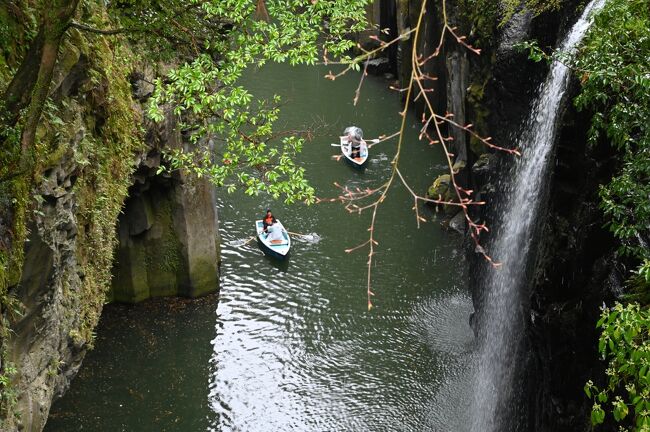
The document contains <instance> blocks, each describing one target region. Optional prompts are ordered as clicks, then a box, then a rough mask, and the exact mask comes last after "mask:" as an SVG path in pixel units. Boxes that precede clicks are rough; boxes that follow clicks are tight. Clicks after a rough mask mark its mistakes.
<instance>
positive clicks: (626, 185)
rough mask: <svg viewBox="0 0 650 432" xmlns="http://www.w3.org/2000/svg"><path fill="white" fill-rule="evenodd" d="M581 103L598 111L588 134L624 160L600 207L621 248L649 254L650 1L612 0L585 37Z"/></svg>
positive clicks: (580, 64) (644, 255)
mask: <svg viewBox="0 0 650 432" xmlns="http://www.w3.org/2000/svg"><path fill="white" fill-rule="evenodd" d="M576 68H577V69H578V70H579V71H580V72H579V73H580V74H581V82H582V90H581V92H580V95H579V96H578V97H577V98H576V99H575V104H576V107H577V108H578V109H590V110H592V111H594V112H595V114H594V116H593V120H592V124H591V128H590V131H589V139H590V140H591V141H592V142H596V141H597V140H599V139H605V140H607V141H608V142H609V143H610V144H611V145H612V146H613V147H614V148H616V149H617V150H618V152H619V154H620V158H621V160H622V164H621V167H620V170H619V172H618V173H617V174H616V175H615V176H614V178H613V179H612V180H611V182H610V183H609V184H607V185H604V186H602V187H601V190H600V196H601V200H602V202H601V207H602V209H603V210H604V212H605V214H606V215H607V216H608V217H609V219H610V222H609V225H608V226H609V228H610V230H611V232H612V233H613V234H614V235H615V236H616V237H617V238H619V239H620V240H621V248H620V252H621V253H622V254H625V255H631V256H635V257H637V258H650V254H649V252H648V249H647V248H646V247H644V246H643V244H642V243H643V242H639V239H640V238H643V237H646V236H647V235H648V226H649V225H650V199H648V197H649V196H650V2H649V1H648V0H611V1H609V2H608V3H607V5H606V6H605V7H604V9H603V10H602V12H601V13H600V14H598V15H597V16H596V17H595V22H594V24H593V26H592V28H591V29H590V31H589V33H588V34H587V37H586V39H585V43H584V46H583V48H582V50H581V53H580V56H579V57H578V59H577V62H576Z"/></svg>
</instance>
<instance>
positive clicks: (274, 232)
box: [266, 223, 284, 243]
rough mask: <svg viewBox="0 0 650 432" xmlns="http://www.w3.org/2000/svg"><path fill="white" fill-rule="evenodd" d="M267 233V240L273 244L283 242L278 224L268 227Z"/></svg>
mask: <svg viewBox="0 0 650 432" xmlns="http://www.w3.org/2000/svg"><path fill="white" fill-rule="evenodd" d="M267 232H268V234H267V236H266V239H267V240H270V241H271V242H273V243H279V242H282V241H284V235H282V228H280V224H278V223H274V224H273V225H271V226H269V227H268V228H267Z"/></svg>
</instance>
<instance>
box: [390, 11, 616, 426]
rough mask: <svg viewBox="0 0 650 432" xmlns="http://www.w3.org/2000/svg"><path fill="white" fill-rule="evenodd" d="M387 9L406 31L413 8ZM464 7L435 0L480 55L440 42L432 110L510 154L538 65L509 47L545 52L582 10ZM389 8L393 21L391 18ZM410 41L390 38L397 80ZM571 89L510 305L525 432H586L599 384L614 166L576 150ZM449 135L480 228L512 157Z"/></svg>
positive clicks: (540, 70)
mask: <svg viewBox="0 0 650 432" xmlns="http://www.w3.org/2000/svg"><path fill="white" fill-rule="evenodd" d="M388 3H393V2H392V1H389V0H385V1H382V2H381V6H382V10H383V11H384V13H383V14H382V24H381V27H382V28H385V27H388V26H394V27H397V28H398V29H399V28H402V29H403V28H407V27H409V26H412V25H413V23H414V18H413V14H412V12H413V10H418V11H419V6H420V5H421V1H418V0H411V1H396V2H394V6H393V5H389V4H388ZM471 3H472V4H474V6H476V5H477V4H481V5H483V7H480V8H473V9H472V8H470V7H469V6H471V5H470V2H463V1H461V0H458V1H447V13H448V20H449V22H450V24H451V25H453V26H457V27H458V28H459V33H460V34H463V35H467V36H468V39H467V40H468V41H469V42H470V43H471V44H472V45H474V46H477V47H479V48H481V49H482V52H481V55H480V56H476V55H474V54H472V53H470V52H468V51H467V50H466V49H465V48H463V47H461V46H459V45H458V44H457V43H456V42H455V41H454V40H453V39H452V38H449V39H451V40H449V41H447V42H446V43H445V44H444V45H443V49H442V52H441V54H440V56H438V57H437V58H436V59H434V60H433V61H431V62H429V63H428V64H427V65H426V67H427V73H429V74H431V75H433V76H436V77H438V80H437V81H436V82H435V83H432V84H431V88H433V90H434V93H433V94H434V98H435V103H436V104H437V105H436V108H437V109H438V110H439V111H440V112H452V113H454V115H455V120H457V121H458V122H459V123H473V124H474V125H475V126H476V127H477V131H478V132H479V133H481V134H482V135H483V136H491V137H493V138H494V142H495V143H496V144H498V145H502V146H504V147H512V146H513V145H514V138H515V137H516V136H517V134H518V132H519V130H520V128H521V127H522V123H523V121H524V120H525V119H526V116H527V115H528V113H529V111H530V106H531V102H532V100H533V98H534V97H535V96H536V92H537V88H538V87H539V85H540V84H541V83H542V81H543V80H544V78H545V75H546V73H547V71H548V67H547V65H545V64H544V63H543V62H542V63H534V62H532V61H530V60H528V58H527V54H526V53H524V52H521V51H520V50H517V49H516V44H517V43H519V42H523V41H526V40H537V41H538V43H539V46H542V47H552V46H556V44H557V43H558V41H559V40H560V39H561V37H562V36H563V35H564V34H565V32H566V31H567V29H568V28H569V26H571V25H572V23H573V22H574V21H575V19H576V17H577V15H578V14H579V13H580V11H581V7H582V6H583V5H581V2H579V1H574V0H567V1H564V2H562V3H561V4H562V7H561V8H560V9H558V10H554V11H549V12H545V13H544V14H542V15H539V16H535V15H534V14H532V13H530V12H519V13H515V14H514V15H513V16H512V17H511V18H510V19H509V20H508V21H507V22H505V23H504V24H503V25H501V26H497V24H498V13H499V7H500V6H499V3H498V2H490V1H484V2H481V1H479V2H471ZM490 5H492V9H491V7H490ZM390 11H394V13H396V14H397V16H396V17H395V16H391V15H390V13H389V12H390ZM441 19H442V14H441V10H440V4H439V2H433V3H431V4H429V6H428V14H427V17H426V23H425V27H424V37H423V39H422V40H421V45H422V46H421V47H420V51H421V52H423V53H425V54H426V53H427V50H429V52H430V51H431V49H432V48H431V47H432V46H435V44H436V43H437V40H438V35H439V34H440V29H441V26H442V21H441ZM393 33H395V34H396V33H397V31H395V32H393ZM410 43H412V41H409V42H404V43H401V44H400V45H399V47H398V50H399V53H398V54H396V55H395V56H394V57H395V59H396V60H395V61H397V64H396V65H395V70H396V71H397V73H398V75H399V76H400V79H401V81H402V83H403V82H404V80H405V77H407V76H408V74H409V73H410V69H409V68H408V67H405V66H404V64H403V59H404V58H408V57H407V56H405V53H410V51H409V50H410V45H409V44H410ZM578 87H579V86H578V83H577V82H575V83H573V85H572V86H571V90H570V92H569V94H568V95H567V97H568V99H569V104H568V107H567V111H566V114H565V115H564V116H563V117H562V119H561V122H562V127H561V131H560V134H559V135H560V136H559V138H558V141H559V142H558V145H557V148H556V152H555V154H554V158H555V164H554V169H553V172H552V174H551V176H550V177H549V179H548V183H547V186H548V195H549V200H548V205H547V206H546V211H545V212H543V213H542V216H541V218H540V220H539V221H538V227H539V232H540V234H539V242H538V243H537V250H536V251H535V252H534V256H535V257H536V260H535V262H534V263H533V265H532V267H533V268H532V271H531V273H532V277H531V280H530V283H529V284H528V285H527V286H526V287H523V289H525V290H526V295H525V296H524V299H525V300H524V303H523V304H522V305H521V307H522V308H523V309H524V310H525V311H526V312H525V314H524V316H525V317H526V318H525V320H524V322H522V323H521V331H522V332H523V333H525V335H526V337H525V342H524V346H525V352H526V354H525V355H524V358H522V359H520V362H521V363H522V364H523V365H525V366H524V367H523V368H522V369H523V370H524V371H525V372H524V375H525V376H524V377H522V385H523V386H524V387H525V388H524V391H523V397H524V399H525V400H524V401H523V402H522V405H524V406H526V407H527V410H526V411H527V412H528V413H529V416H528V419H527V421H526V424H525V426H524V428H525V430H529V431H548V432H551V431H553V432H562V431H567V432H568V431H573V432H575V431H587V430H590V426H589V409H590V406H589V402H588V400H587V399H586V397H585V396H584V394H583V391H582V388H583V386H584V383H585V382H586V381H587V380H588V379H590V378H594V379H596V380H597V379H598V378H600V377H602V375H603V369H604V365H603V364H602V363H601V362H599V360H598V356H597V353H596V347H597V332H596V328H595V322H596V321H597V316H598V314H599V306H600V305H601V304H602V303H603V301H607V300H610V299H611V298H612V297H615V296H617V295H619V289H620V285H621V279H622V275H623V274H624V268H623V267H624V266H623V264H622V263H621V262H619V261H618V260H617V258H616V257H615V255H614V243H613V239H612V238H611V235H610V234H609V233H608V232H607V231H606V230H605V229H604V228H603V224H604V219H603V216H602V213H601V211H600V210H599V209H598V194H597V191H598V185H599V184H602V183H604V182H606V181H607V179H608V178H609V176H611V169H612V165H613V164H614V163H615V161H614V160H612V154H611V153H610V152H609V151H608V150H607V148H606V147H605V146H594V147H589V146H587V144H586V142H587V140H586V129H587V128H588V125H589V124H590V120H591V118H590V114H589V113H584V114H578V113H577V112H576V111H575V110H574V109H573V107H572V105H571V103H570V100H571V98H572V97H573V96H574V95H575V94H576V91H577V90H578ZM449 132H450V134H452V136H453V138H454V141H453V148H452V152H453V153H455V154H456V155H457V156H456V157H457V160H463V161H465V162H466V166H467V167H471V170H470V171H468V172H467V173H466V175H467V177H465V178H464V179H463V181H466V182H467V183H469V186H470V188H471V189H473V190H475V191H478V195H477V196H476V199H477V200H486V201H488V205H487V206H485V207H483V208H480V209H474V216H475V217H476V218H478V219H479V220H482V221H486V222H487V224H488V226H489V225H490V221H492V220H494V213H495V212H498V211H499V202H500V199H499V197H500V188H501V186H500V185H501V184H502V182H503V181H504V180H505V181H507V179H505V178H504V177H503V176H504V173H507V172H508V168H509V166H510V165H511V164H512V162H513V158H512V156H510V155H506V154H501V153H498V152H496V153H495V152H492V151H490V150H489V149H485V148H483V147H482V146H481V145H480V143H479V142H477V141H476V140H474V139H472V138H471V137H469V136H467V134H465V133H464V132H462V131H451V130H450V131H449ZM447 177H448V176H447ZM447 182H448V179H447ZM444 183H445V178H444V175H443V176H441V177H440V178H438V179H436V181H434V185H433V186H432V188H433V189H435V190H434V191H433V192H432V195H435V196H437V195H438V193H440V192H441V191H442V192H443V193H441V194H442V195H443V196H444V191H445V190H449V187H448V185H445V184H444ZM445 188H446V189H445ZM490 241H491V239H490V237H489V233H488V234H487V235H486V234H483V235H482V239H481V242H482V244H483V245H484V246H485V247H486V248H487V249H488V250H489V246H490ZM467 244H468V246H467V254H468V257H469V259H468V262H469V263H470V272H469V275H470V286H471V287H472V296H473V301H474V306H475V310H476V312H479V313H480V310H481V304H482V301H483V300H482V292H481V281H482V280H483V278H484V275H485V274H486V272H487V271H491V269H490V268H489V266H488V264H487V263H486V262H485V260H484V259H483V258H482V257H481V256H480V255H479V254H477V253H476V250H475V245H474V243H473V242H471V241H469V242H468V243H467ZM495 258H497V259H498V257H495ZM471 321H472V322H473V321H474V320H473V319H472V320H471Z"/></svg>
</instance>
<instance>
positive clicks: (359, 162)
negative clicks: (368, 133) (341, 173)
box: [340, 136, 368, 168]
mask: <svg viewBox="0 0 650 432" xmlns="http://www.w3.org/2000/svg"><path fill="white" fill-rule="evenodd" d="M340 145H341V154H343V157H344V158H345V160H346V161H347V162H348V163H349V164H350V165H352V166H353V167H355V168H364V167H365V166H366V162H368V145H367V144H366V142H365V141H363V145H364V146H365V155H364V156H363V157H358V158H353V157H351V156H350V154H351V151H350V144H349V143H348V138H347V137H345V136H342V137H340ZM362 153H363V150H362Z"/></svg>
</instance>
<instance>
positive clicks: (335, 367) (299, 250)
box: [46, 65, 473, 432]
mask: <svg viewBox="0 0 650 432" xmlns="http://www.w3.org/2000/svg"><path fill="white" fill-rule="evenodd" d="M327 71H328V68H324V67H296V68H292V67H289V66H286V65H285V66H278V65H268V66H265V67H264V68H263V69H262V70H259V71H254V72H251V73H249V74H248V75H247V76H246V77H245V83H246V86H247V87H248V88H249V89H251V91H252V92H253V93H254V94H255V95H256V96H271V95H272V94H273V93H278V94H280V95H281V96H282V98H283V102H284V103H285V105H284V107H283V112H282V116H281V119H280V120H279V123H278V126H277V127H278V129H304V128H306V127H312V128H313V127H316V129H315V135H314V138H313V140H311V141H310V142H307V143H306V144H305V148H304V151H303V153H302V154H301V155H300V161H301V163H302V164H303V166H305V167H306V169H307V177H308V179H309V180H310V182H311V184H312V185H313V186H314V187H315V188H316V191H317V195H318V196H319V197H334V196H336V195H337V194H338V191H337V188H336V187H335V186H334V185H333V183H334V182H339V183H340V184H341V185H347V186H350V187H360V188H366V187H376V186H379V185H380V184H381V183H383V182H384V181H385V180H386V179H387V177H388V175H389V172H390V160H391V159H392V155H393V152H394V148H395V141H394V140H392V141H387V142H384V143H381V144H378V145H377V146H375V147H373V148H372V149H371V155H370V156H371V157H370V161H369V163H368V166H367V169H365V171H356V170H354V169H353V168H351V167H350V166H347V165H346V164H345V163H344V162H343V161H338V162H337V161H335V160H332V158H331V156H332V155H335V154H337V153H338V149H337V148H334V147H331V146H330V143H332V142H336V141H337V137H338V135H339V134H340V133H341V132H342V131H343V129H344V128H345V127H346V126H349V125H357V126H360V127H361V128H363V130H364V132H365V137H366V138H375V137H377V136H378V135H380V134H390V133H393V132H396V131H397V130H398V129H399V124H400V120H401V119H400V117H399V115H398V111H399V110H400V109H401V107H400V97H399V95H398V94H397V93H396V92H393V91H390V90H388V89H387V83H386V82H385V81H384V80H383V79H380V78H368V79H366V80H365V83H364V86H363V89H362V93H361V99H360V102H359V104H358V106H357V107H354V106H353V105H352V99H353V96H354V90H355V88H356V87H357V85H358V79H359V74H354V75H349V76H345V77H342V78H340V79H338V80H336V81H335V82H331V81H329V80H326V79H324V78H323V75H324V74H325V73H327ZM419 126H420V124H419V122H418V119H417V116H416V115H411V116H410V117H409V122H408V127H407V131H406V142H405V148H404V154H403V155H402V159H401V162H400V163H401V167H402V170H403V172H404V173H405V176H406V177H407V179H408V180H409V181H410V182H411V185H412V186H413V187H414V189H415V190H417V191H422V192H423V191H424V190H426V188H427V186H428V185H429V184H430V183H431V181H432V180H433V179H434V178H435V176H436V175H438V174H439V173H442V172H444V170H445V167H444V165H442V164H443V159H442V154H441V152H440V149H438V148H435V147H434V148H432V147H429V146H427V145H426V144H423V143H421V142H419V141H417V135H418V129H419ZM217 194H218V211H219V218H220V233H221V240H222V246H221V254H222V266H221V291H220V294H219V298H218V301H217V296H208V297H205V298H201V299H198V300H194V301H189V300H182V299H158V300H152V301H147V302H144V303H143V304H139V305H135V306H131V305H108V306H107V307H106V308H105V311H104V314H103V316H102V320H101V323H100V326H99V328H98V330H97V340H96V348H95V349H94V350H93V351H92V352H90V353H89V354H88V355H87V357H86V360H85V361H84V364H83V366H82V368H81V371H80V373H79V375H78V377H77V378H76V379H75V380H74V381H73V382H72V386H71V388H70V390H69V391H68V393H67V394H66V395H65V396H64V397H63V398H62V399H61V400H59V401H58V402H57V403H55V405H54V406H53V409H52V412H51V417H50V420H49V422H48V424H47V426H46V431H48V432H57V431H72V430H84V431H154V430H155V431H202V430H207V431H243V432H262V431H289V430H291V431H355V432H359V431H373V432H377V431H426V430H430V431H440V432H442V431H462V430H465V429H466V428H467V424H468V420H467V419H466V418H465V416H464V415H463V413H465V412H466V411H467V410H468V409H469V408H468V404H469V402H470V400H471V398H470V397H468V391H467V388H468V387H469V386H468V385H467V384H465V383H467V382H469V378H468V377H469V376H471V371H470V369H471V368H472V367H471V364H472V361H471V360H470V359H471V358H472V356H473V354H472V350H473V335H472V331H471V330H470V328H469V326H468V323H467V322H468V317H469V314H470V312H471V310H472V307H471V300H470V298H469V294H468V288H467V286H466V284H465V280H466V277H465V275H464V272H465V271H466V270H465V264H464V258H463V253H462V248H461V241H462V239H461V236H460V235H458V234H456V233H453V232H450V231H448V230H446V229H444V228H443V227H442V226H441V223H440V221H441V219H440V218H439V217H438V216H437V215H435V213H433V212H430V211H428V210H427V211H425V216H426V218H427V219H428V220H429V222H428V223H425V224H423V225H422V227H421V228H420V229H417V226H416V223H415V217H414V214H413V211H412V210H411V208H412V206H413V200H412V198H411V197H410V196H409V195H408V192H407V191H406V190H405V189H404V188H402V187H401V186H394V187H393V188H392V189H391V192H390V195H389V197H388V199H387V200H386V201H385V202H384V204H383V205H382V206H381V207H380V209H379V215H378V221H377V226H376V230H377V233H376V238H377V240H378V241H379V246H378V250H377V253H376V256H375V261H374V266H373V269H372V271H373V273H372V274H373V291H374V292H375V294H376V297H375V298H374V303H375V308H374V309H373V310H372V311H371V312H367V310H366V287H365V285H366V260H367V255H366V252H365V250H363V251H358V252H355V253H352V254H347V253H345V252H344V250H345V249H346V248H350V247H353V246H355V245H357V244H359V243H361V242H364V241H365V240H366V239H367V236H368V233H367V228H368V225H369V222H370V214H369V213H368V214H362V215H360V216H359V215H351V214H348V213H347V212H346V211H345V210H344V209H343V207H342V205H341V204H339V203H324V204H323V203H321V204H317V205H312V206H305V205H302V204H297V205H292V206H286V205H283V204H281V203H279V202H271V201H270V200H269V199H268V198H267V197H265V196H259V197H248V196H245V195H244V194H243V193H240V192H237V193H234V194H230V195H229V194H227V193H226V192H225V190H218V191H217ZM267 207H271V208H272V209H273V211H274V213H275V215H276V216H277V217H278V218H279V219H281V220H282V222H283V223H284V225H285V226H286V227H287V229H289V230H290V231H294V232H300V233H316V234H317V235H318V236H319V238H320V240H319V241H317V242H304V241H300V240H299V239H295V240H294V243H293V245H292V253H291V257H290V259H289V260H288V262H285V263H278V262H276V261H274V260H272V259H269V258H267V257H265V256H264V255H263V254H262V252H261V251H260V249H259V247H258V246H257V244H256V243H254V242H252V243H249V244H247V245H245V246H243V247H242V246H234V245H233V243H236V241H237V240H241V239H246V238H248V237H249V236H250V235H252V234H253V233H254V226H253V220H254V219H256V218H259V217H261V215H262V214H263V212H264V210H265V209H266V208H267Z"/></svg>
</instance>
